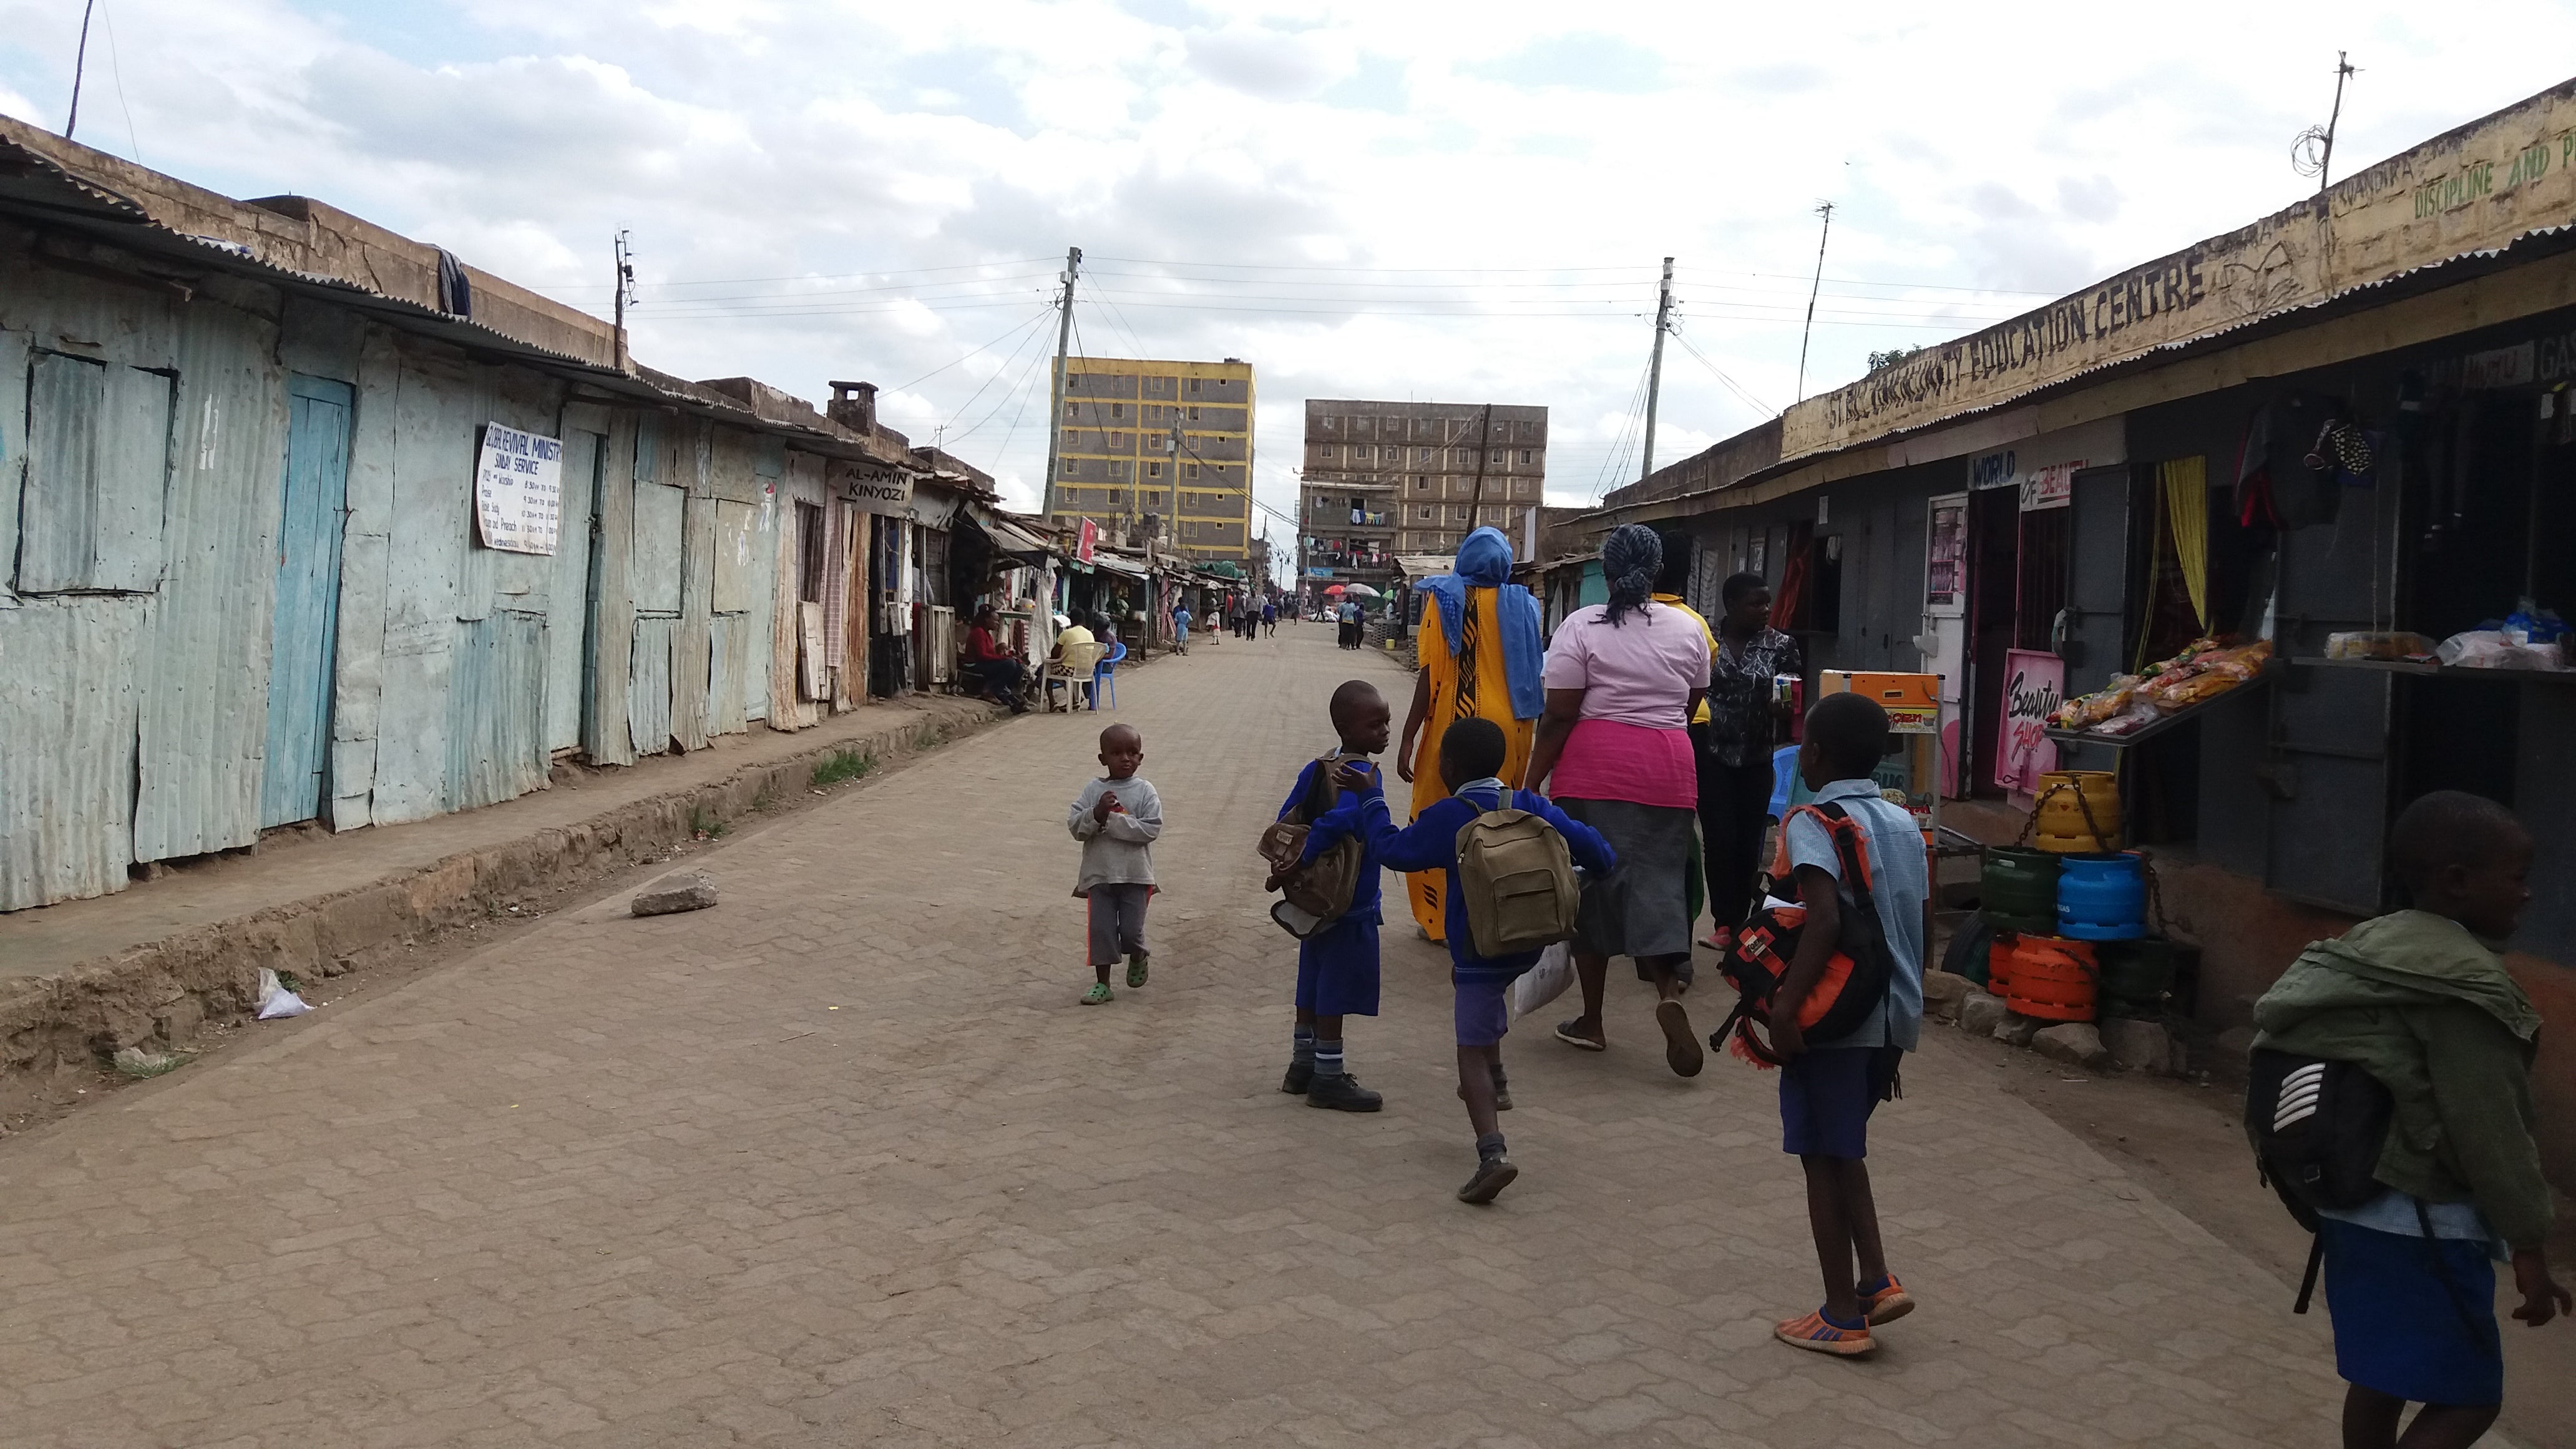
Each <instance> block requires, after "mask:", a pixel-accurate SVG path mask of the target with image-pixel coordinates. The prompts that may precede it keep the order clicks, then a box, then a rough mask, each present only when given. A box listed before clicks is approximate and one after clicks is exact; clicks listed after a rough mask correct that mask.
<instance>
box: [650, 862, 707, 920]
mask: <svg viewBox="0 0 2576 1449" xmlns="http://www.w3.org/2000/svg"><path fill="white" fill-rule="evenodd" d="M715 903H716V878H715V877H714V876H711V875H709V874H707V873H706V872H705V871H702V870H692V871H686V872H683V873H682V874H679V875H666V876H664V877H662V878H661V879H660V880H657V881H655V882H653V883H652V884H651V885H648V886H646V887H645V888H644V889H642V890H640V891H637V892H636V893H635V904H634V906H633V910H634V912H635V914H636V915H639V916H668V915H674V914H676V913H678V912H681V911H703V910H705V909H706V908H707V907H709V906H712V905H714V904H715Z"/></svg>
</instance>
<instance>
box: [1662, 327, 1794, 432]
mask: <svg viewBox="0 0 2576 1449" xmlns="http://www.w3.org/2000/svg"><path fill="white" fill-rule="evenodd" d="M1673 340H1674V341H1675V342H1678V343H1680V344H1681V345H1682V350H1684V351H1686V352H1688V353H1689V354H1690V355H1691V356H1693V357H1696V358H1698V359H1699V365H1700V366H1702V367H1705V368H1707V369H1708V370H1709V374H1710V375H1711V376H1713V377H1715V378H1716V379H1717V380H1718V381H1719V382H1722V383H1724V384H1726V389H1727V391H1729V392H1732V393H1734V394H1735V395H1736V396H1737V397H1739V398H1742V399H1743V400H1744V401H1745V402H1746V403H1747V404H1749V405H1751V406H1752V408H1753V409H1754V410H1755V411H1756V412H1759V413H1761V414H1763V415H1764V416H1766V417H1775V418H1776V417H1778V416H1779V415H1780V410H1779V409H1778V408H1775V407H1773V406H1771V405H1770V404H1769V403H1766V402H1764V401H1762V399H1760V398H1758V397H1755V396H1754V395H1753V394H1751V393H1749V392H1746V391H1745V390H1744V389H1743V388H1742V387H1740V386H1738V385H1737V383H1736V381H1735V379H1734V378H1731V377H1729V376H1727V375H1726V371H1725V369H1723V368H1721V367H1719V366H1718V365H1717V364H1716V363H1714V362H1711V361H1709V359H1708V354H1707V353H1705V352H1702V351H1700V350H1699V349H1698V348H1696V347H1693V346H1692V345H1691V340H1690V339H1689V338H1687V337H1684V336H1683V335H1682V334H1681V333H1680V332H1678V331H1676V332H1675V333H1673Z"/></svg>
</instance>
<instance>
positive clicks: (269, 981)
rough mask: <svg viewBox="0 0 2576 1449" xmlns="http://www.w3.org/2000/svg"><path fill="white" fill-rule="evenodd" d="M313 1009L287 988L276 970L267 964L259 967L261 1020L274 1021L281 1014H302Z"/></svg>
mask: <svg viewBox="0 0 2576 1449" xmlns="http://www.w3.org/2000/svg"><path fill="white" fill-rule="evenodd" d="M312 1009H313V1008H312V1007H311V1006H309V1005H307V1004H305V1000H304V998H303V997H301V996H298V995H296V994H295V993H294V992H292V991H289V990H287V989H286V983H285V982H283V981H280V980H278V979H277V973H276V972H274V971H271V970H269V969H268V968H267V967H265V966H262V967H261V968H259V1018H258V1019H259V1020H261V1021H274V1020H276V1019H277V1018H279V1017H281V1016H302V1015H303V1014H304V1013H306V1012H308V1011H311V1010H312Z"/></svg>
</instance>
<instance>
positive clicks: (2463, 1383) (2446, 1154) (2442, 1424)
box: [2254, 790, 2571, 1449]
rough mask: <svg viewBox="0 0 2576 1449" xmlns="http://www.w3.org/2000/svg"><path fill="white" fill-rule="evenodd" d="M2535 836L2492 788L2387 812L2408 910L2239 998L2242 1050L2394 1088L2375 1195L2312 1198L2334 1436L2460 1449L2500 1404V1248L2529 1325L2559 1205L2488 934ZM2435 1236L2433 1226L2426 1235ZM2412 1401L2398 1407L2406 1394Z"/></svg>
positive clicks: (2519, 1014) (2513, 895) (2518, 894)
mask: <svg viewBox="0 0 2576 1449" xmlns="http://www.w3.org/2000/svg"><path fill="white" fill-rule="evenodd" d="M2533 852H2534V847H2533V844H2532V838H2531V832H2530V831H2528V830H2526V829H2525V828H2524V827H2523V825H2522V823H2521V822H2520V821H2519V820H2517V819H2516V818H2515V817H2514V813H2513V812H2512V811H2510V810H2507V809H2506V808H2505V807H2504V806H2502V805H2500V804H2498V803H2496V802H2495V801H2493V800H2488V799H2484V798H2482V797H2479V796H2476V795H2469V794H2464V793H2462V792H2460V791H2457V790H2436V791H2434V792H2433V793H2431V794H2429V795H2426V796H2423V797H2422V798H2420V799H2418V800H2416V801H2415V802H2414V803H2413V804H2410V805H2408V806H2407V807H2406V808H2405V809H2404V810H2402V811H2399V812H2398V815H2397V820H2396V822H2395V824H2393V825H2392V826H2390V828H2389V833H2388V861H2389V864H2390V865H2391V866H2392V867H2394V869H2395V871H2396V874H2397V878H2398V880H2399V882H2400V883H2401V884H2403V885H2404V887H2405V889H2406V896H2407V900H2408V902H2409V905H2410V909H2407V910H2402V911H2393V912H2391V913H2389V914H2388V915H2384V916H2379V917H2376V918H2374V919H2372V920H2367V921H2364V922H2362V923H2361V924H2360V925H2358V926H2355V927H2353V928H2352V929H2351V930H2349V931H2347V932H2345V933H2344V934H2343V935H2342V936H2341V937H2339V938H2337V939H2335V940H2331V941H2319V942H2316V943H2314V944H2313V945H2311V946H2309V947H2308V949H2307V950H2306V952H2304V953H2303V954H2301V955H2300V957H2299V959H2298V960H2297V961H2295V962H2293V963H2291V965H2290V969H2289V970H2287V971H2285V972H2283V973H2281V979H2280V980H2279V981H2277V982H2275V983H2273V986H2272V989H2271V990H2269V991H2266V992H2265V993H2263V999H2262V1000H2260V1001H2258V1002H2256V1003H2255V1004H2254V1025H2255V1028H2256V1029H2257V1030H2258V1031H2259V1032H2260V1033H2261V1035H2259V1036H2257V1037H2255V1039H2254V1045H2256V1046H2257V1047H2271V1048H2275V1049H2278V1050H2281V1051H2287V1052H2295V1053H2298V1054H2300V1055H2302V1056H2315V1057H2325V1058H2329V1059H2331V1060H2335V1061H2348V1062H2353V1063H2356V1064H2358V1065H2359V1066H2360V1067H2361V1068H2362V1069H2363V1070H2364V1071H2366V1072H2368V1073H2369V1074H2370V1075H2371V1076H2372V1078H2374V1079H2375V1080H2377V1081H2378V1082H2379V1083H2380V1084H2381V1085H2382V1086H2385V1087H2386V1088H2387V1089H2388V1091H2389V1096H2390V1106H2391V1111H2392V1115H2391V1120H2390V1122H2389V1124H2388V1135H2387V1136H2386V1137H2385V1138H2384V1139H2383V1140H2382V1143H2381V1146H2380V1150H2379V1154H2378V1159H2377V1165H2376V1166H2375V1167H2374V1168H2373V1170H2372V1173H2371V1176H2372V1178H2373V1180H2374V1181H2376V1182H2377V1183H2378V1184H2379V1185H2380V1187H2381V1188H2382V1189H2383V1191H2381V1193H2380V1194H2379V1195H2378V1196H2377V1197H2375V1198H2372V1199H2370V1200H2369V1201H2368V1202H2365V1203H2363V1204H2362V1205H2361V1206H2359V1207H2354V1208H2325V1209H2320V1210H2319V1211H2318V1214H2317V1217H2318V1222H2317V1238H2318V1245H2319V1246H2320V1247H2321V1248H2322V1249H2323V1250H2324V1253H2325V1280H2326V1309H2327V1311H2328V1312H2329V1313H2330V1314H2332V1315H2333V1318H2334V1342H2335V1369H2336V1371H2337V1372H2338V1373H2340V1374H2342V1375H2343V1378H2344V1381H2345V1382H2346V1383H2347V1384H2349V1385H2351V1387H2350V1388H2349V1389H2347V1390H2346V1391H2345V1394H2344V1405H2343V1442H2344V1449H2394V1446H2396V1445H2399V1444H2403V1445H2405V1446H2407V1449H2462V1446H2466V1445H2469V1444H2473V1443H2475V1442H2477V1440H2478V1438H2479V1437H2480V1436H2481V1435H2483V1434H2485V1433H2486V1431H2487V1429H2488V1427H2489V1426H2491V1425H2493V1424H2494V1423H2495V1421H2496V1416H2497V1414H2498V1413H2499V1412H2500V1411H2501V1410H2502V1407H2503V1404H2504V1344H2503V1341H2502V1334H2501V1332H2500V1331H2499V1327H2498V1325H2497V1323H2496V1317H2495V1264H2496V1262H2497V1261H2499V1260H2501V1261H2506V1262H2510V1263H2511V1264H2512V1265H2513V1277H2514V1288H2515V1290H2516V1291H2517V1292H2519V1293H2520V1294H2521V1295H2522V1306H2521V1307H2519V1308H2516V1309H2515V1310H2514V1311H2513V1316H2514V1317H2515V1318H2517V1319H2520V1320H2521V1321H2522V1322H2523V1323H2524V1324H2526V1325H2528V1326H2530V1327H2533V1328H2538V1327H2540V1326H2541V1325H2542V1324H2544V1323H2547V1322H2549V1321H2550V1320H2551V1319H2553V1318H2556V1317H2558V1316H2559V1315H2560V1314H2563V1313H2565V1312H2567V1311H2568V1308H2569V1306H2570V1303H2571V1300H2570V1297H2569V1295H2568V1292H2567V1290H2566V1289H2565V1288H2563V1287H2560V1286H2559V1284H2558V1282H2557V1281H2556V1280H2555V1279H2553V1278H2551V1277H2550V1275H2549V1256H2548V1253H2547V1250H2546V1247H2545V1245H2546V1243H2547V1240H2548V1237H2549V1229H2550V1221H2551V1215H2552V1213H2553V1211H2554V1205H2553V1203H2552V1202H2551V1198H2550V1188H2549V1182H2548V1179H2547V1178H2545V1177H2543V1176H2542V1175H2541V1168H2540V1149H2539V1146H2538V1144H2537V1143H2536V1142H2535V1141H2534V1140H2533V1135H2532V1134H2533V1128H2534V1127H2535V1126H2536V1125H2537V1123H2538V1120H2539V1118H2538V1113H2537V1111H2536V1110H2535V1109H2534V1107H2533V1105H2532V1096H2531V1063H2532V1059H2533V1055H2534V1053H2535V1051H2536V1050H2537V1042H2538V1039H2539V1035H2540V1013H2539V1012H2538V1011H2536V1010H2535V1009H2533V1007H2532V1004H2531V998H2530V997H2529V996H2527V995H2525V994H2524V992H2523V989H2522V987H2521V985H2520V984H2519V983H2517V982H2516V981H2515V980H2514V978H2513V976H2512V975H2511V974H2510V973H2509V972H2507V971H2506V970H2505V965H2504V962H2503V961H2502V960H2501V959H2499V958H2498V957H2497V955H2496V953H2495V952H2494V951H2492V950H2490V949H2488V948H2487V946H2486V945H2485V944H2484V943H2485V942H2486V941H2501V940H2504V939H2506V938H2507V937H2510V936H2511V935H2512V934H2513V932H2514V928H2515V926H2516V925H2517V924H2518V923H2519V921H2520V920H2521V917H2522V913H2523V909H2524V907H2525V906H2527V905H2528V904H2530V901H2531V888H2530V885H2529V884H2528V877H2529V875H2530V872H2531V866H2532V858H2533ZM2427 1239H2430V1241H2427ZM2410 1403H2414V1404H2421V1405H2423V1407H2422V1408H2420V1409H2418V1410H2416V1411H2415V1417H2414V1419H2413V1420H2412V1421H2411V1422H2408V1423H2406V1424H2405V1425H2404V1430H2405V1432H2404V1436H2403V1437H2402V1438H2401V1437H2400V1436H2399V1425H2400V1421H2401V1420H2402V1419H2404V1417H2405V1413H2406V1406H2407V1405H2408V1404H2410Z"/></svg>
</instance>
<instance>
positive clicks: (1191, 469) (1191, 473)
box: [1181, 463, 1199, 478]
mask: <svg viewBox="0 0 2576 1449" xmlns="http://www.w3.org/2000/svg"><path fill="white" fill-rule="evenodd" d="M1181 476H1182V477H1184V478H1195V477H1197V476H1199V465H1198V464H1196V463H1183V464H1182V465H1181Z"/></svg>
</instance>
